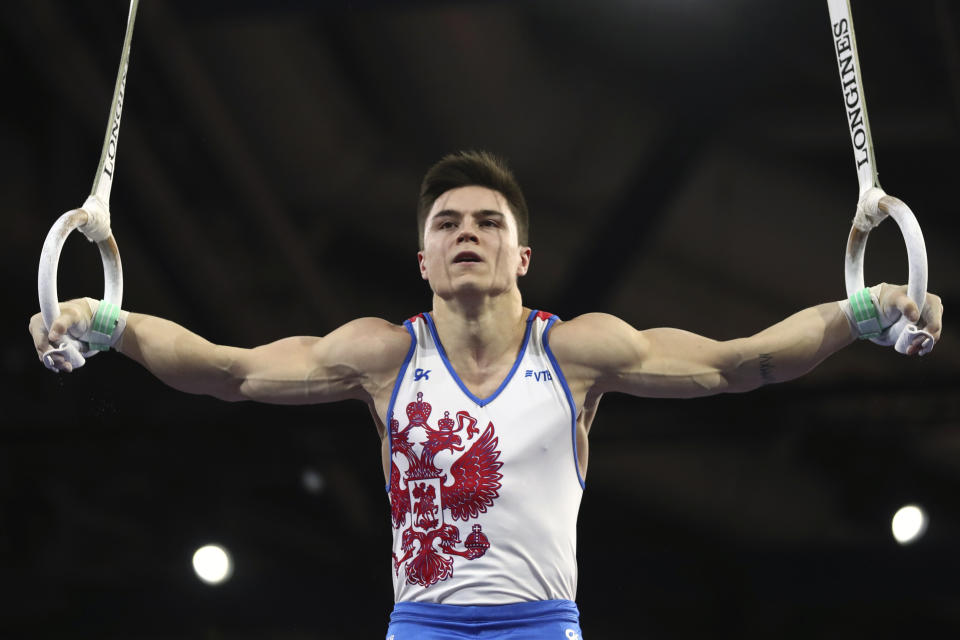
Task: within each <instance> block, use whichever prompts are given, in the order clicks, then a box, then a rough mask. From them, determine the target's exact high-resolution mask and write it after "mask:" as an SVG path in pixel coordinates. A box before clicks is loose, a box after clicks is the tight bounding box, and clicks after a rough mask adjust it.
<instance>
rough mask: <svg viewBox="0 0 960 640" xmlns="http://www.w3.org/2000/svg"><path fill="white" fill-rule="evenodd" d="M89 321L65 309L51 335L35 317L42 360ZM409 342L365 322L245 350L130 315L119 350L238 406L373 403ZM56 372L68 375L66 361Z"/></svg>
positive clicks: (164, 376)
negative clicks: (53, 346)
mask: <svg viewBox="0 0 960 640" xmlns="http://www.w3.org/2000/svg"><path fill="white" fill-rule="evenodd" d="M89 315H90V310H89V307H88V306H87V305H86V303H84V302H83V301H82V300H75V301H71V302H67V303H63V304H61V315H60V317H58V318H57V320H56V321H55V322H54V323H53V325H52V326H51V329H50V331H49V332H47V331H46V329H45V327H44V326H43V320H42V319H41V318H40V317H39V314H37V315H36V316H34V317H33V319H32V320H31V323H30V332H31V334H32V335H33V338H34V344H35V346H36V348H37V352H38V354H42V353H43V352H45V351H46V350H47V349H48V348H49V344H50V342H51V341H53V342H56V341H57V340H59V338H60V337H61V336H62V335H64V334H65V333H66V332H67V331H68V330H70V328H71V327H83V326H89V323H90V318H89ZM409 343H410V336H409V334H408V333H407V332H406V330H405V329H403V327H398V326H396V325H391V324H390V323H388V322H386V321H384V320H379V319H376V318H362V319H359V320H354V321H352V322H349V323H347V324H345V325H344V326H342V327H340V328H339V329H337V330H335V331H333V332H332V333H330V334H328V335H327V336H324V337H322V338H321V337H305V336H303V337H294V338H284V339H282V340H278V341H276V342H272V343H270V344H266V345H263V346H260V347H256V348H253V349H243V348H238V347H228V346H223V345H217V344H214V343H212V342H210V341H208V340H206V339H204V338H202V337H200V336H198V335H197V334H195V333H192V332H191V331H189V330H187V329H185V328H184V327H182V326H180V325H178V324H176V323H174V322H171V321H169V320H164V319H162V318H157V317H154V316H149V315H144V314H138V313H131V314H130V315H129V316H128V317H127V322H126V328H125V329H124V332H123V334H122V336H121V337H120V340H119V342H118V343H117V344H116V348H117V350H118V351H120V352H122V353H123V354H125V355H127V356H129V357H130V358H133V359H134V360H136V361H137V362H139V363H140V364H141V365H143V366H144V367H145V368H146V369H147V370H149V371H150V372H151V373H152V374H154V375H155V376H156V377H157V378H159V379H160V380H161V381H163V382H164V383H166V384H168V385H169V386H171V387H173V388H175V389H179V390H181V391H185V392H188V393H197V394H206V395H211V396H214V397H216V398H220V399H223V400H232V401H235V400H258V401H261V402H271V403H277V404H307V403H317V402H332V401H335V400H343V399H347V398H359V399H367V398H369V396H370V395H371V393H370V392H371V386H372V385H375V384H378V378H379V377H380V375H379V374H380V372H381V371H387V370H389V368H390V367H391V366H392V367H393V368H394V369H396V367H399V364H400V361H401V360H402V358H403V354H405V353H406V350H407V348H408V347H409ZM395 354H398V355H395ZM393 359H396V360H397V361H396V363H394V362H392V360H393ZM58 366H59V368H60V369H61V370H64V371H69V370H70V365H69V363H66V362H64V361H63V360H62V359H60V361H59V362H58Z"/></svg>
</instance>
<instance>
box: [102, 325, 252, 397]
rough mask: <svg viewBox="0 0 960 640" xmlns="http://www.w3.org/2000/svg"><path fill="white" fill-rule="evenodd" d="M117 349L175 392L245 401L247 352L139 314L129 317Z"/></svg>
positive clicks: (178, 326)
mask: <svg viewBox="0 0 960 640" xmlns="http://www.w3.org/2000/svg"><path fill="white" fill-rule="evenodd" d="M115 348H116V349H117V351H120V352H121V353H123V354H124V355H126V356H128V357H130V358H132V359H133V360H136V361H137V362H139V363H140V364H141V365H143V366H144V367H145V368H146V369H147V370H148V371H149V372H150V373H152V374H153V375H155V376H156V377H157V378H158V379H160V380H161V381H162V382H164V383H165V384H167V385H169V386H171V387H173V388H174V389H178V390H180V391H185V392H187V393H196V394H205V395H211V396H214V397H217V398H220V399H223V400H242V399H244V396H243V395H242V394H241V392H240V388H241V383H242V379H241V377H240V376H238V374H237V370H238V367H237V358H238V356H239V355H240V354H241V353H242V352H243V351H244V350H243V349H238V348H235V347H224V346H220V345H215V344H213V343H211V342H209V341H208V340H206V339H204V338H202V337H200V336H198V335H197V334H195V333H193V332H191V331H189V330H187V329H185V328H184V327H181V326H180V325H178V324H176V323H174V322H171V321H169V320H164V319H163V318H157V317H154V316H149V315H144V314H139V313H131V314H130V315H129V317H128V318H127V324H126V328H125V329H124V332H123V335H122V336H121V338H120V341H119V342H118V343H117V345H116V347H115Z"/></svg>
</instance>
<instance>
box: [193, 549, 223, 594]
mask: <svg viewBox="0 0 960 640" xmlns="http://www.w3.org/2000/svg"><path fill="white" fill-rule="evenodd" d="M193 570H194V571H195V572H196V573H197V577H199V578H200V579H201V580H203V581H204V582H206V583H207V584H220V583H221V582H224V581H226V580H229V579H230V576H231V575H232V574H233V562H232V561H231V560H230V554H229V553H227V550H226V549H224V548H223V547H221V546H220V545H218V544H208V545H205V546H203V547H200V548H199V549H197V550H196V551H195V552H194V554H193Z"/></svg>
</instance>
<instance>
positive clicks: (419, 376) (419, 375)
mask: <svg viewBox="0 0 960 640" xmlns="http://www.w3.org/2000/svg"><path fill="white" fill-rule="evenodd" d="M430 371H431V369H426V370H424V369H417V370H416V371H414V372H413V381H414V382H419V381H421V380H429V379H430Z"/></svg>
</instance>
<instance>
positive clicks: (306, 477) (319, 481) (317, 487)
mask: <svg viewBox="0 0 960 640" xmlns="http://www.w3.org/2000/svg"><path fill="white" fill-rule="evenodd" d="M300 482H301V483H302V484H303V488H304V489H305V490H306V491H307V493H313V494H317V493H320V492H322V491H323V489H324V488H325V487H326V486H327V481H326V479H325V478H324V477H323V475H321V473H320V472H319V471H317V470H316V469H311V468H307V469H304V470H303V473H301V474H300Z"/></svg>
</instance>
